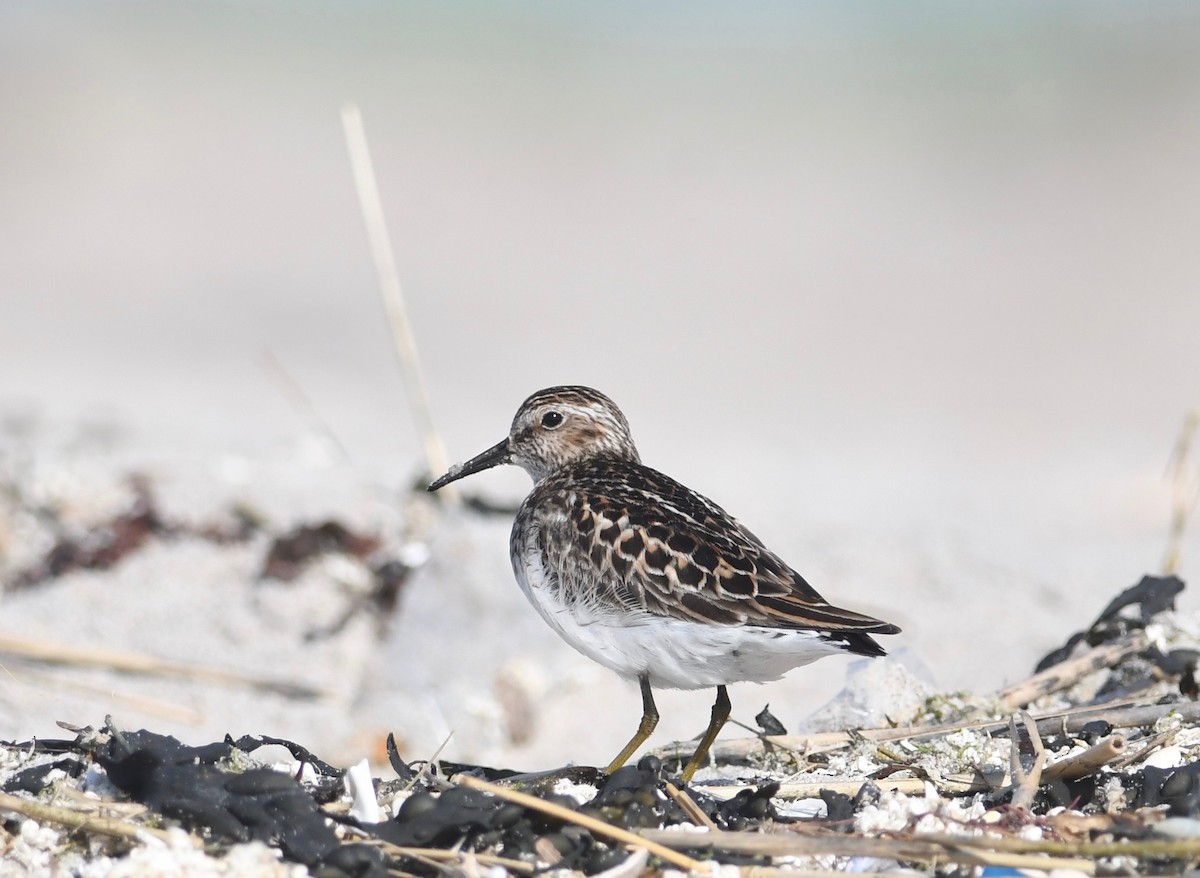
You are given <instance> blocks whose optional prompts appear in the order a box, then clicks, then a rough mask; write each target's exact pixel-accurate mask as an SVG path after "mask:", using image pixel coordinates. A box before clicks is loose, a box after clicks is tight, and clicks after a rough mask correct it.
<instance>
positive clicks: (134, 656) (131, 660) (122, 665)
mask: <svg viewBox="0 0 1200 878" xmlns="http://www.w3.org/2000/svg"><path fill="white" fill-rule="evenodd" d="M0 653H8V654H9V655H12V656H15V657H17V658H20V659H25V660H27V661H36V662H43V663H45V664H52V665H72V666H75V667H87V668H105V669H107V670H110V671H119V672H121V673H124V674H144V675H146V676H150V677H181V678H183V679H186V680H197V681H199V682H202V683H214V684H217V685H223V686H248V687H250V688H252V689H261V690H264V691H268V692H275V693H277V694H280V695H284V696H287V697H289V698H329V697H333V694H334V693H330V692H325V691H323V690H321V689H317V688H315V687H313V686H308V685H305V684H303V683H293V682H291V681H290V680H268V679H265V678H262V677H255V676H252V675H250V674H242V673H239V672H237V671H225V670H222V669H220V668H212V667H204V666H201V665H185V664H181V663H178V662H171V661H166V660H164V659H160V658H157V657H155V656H152V655H145V654H143V653H136V652H124V651H119V650H111V649H88V648H83V647H78V646H67V645H65V644H61V643H45V642H43V641H36V640H22V639H20V638H18V637H9V636H7V635H0Z"/></svg>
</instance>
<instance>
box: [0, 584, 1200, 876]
mask: <svg viewBox="0 0 1200 878" xmlns="http://www.w3.org/2000/svg"><path fill="white" fill-rule="evenodd" d="M1181 587H1182V583H1179V582H1178V580H1152V579H1147V580H1143V582H1142V583H1141V584H1139V586H1138V587H1137V588H1136V589H1135V590H1130V591H1127V592H1125V593H1123V594H1122V595H1121V596H1120V597H1119V598H1118V600H1117V601H1114V602H1113V604H1112V605H1110V608H1109V610H1106V612H1105V613H1104V614H1102V617H1101V620H1100V622H1101V623H1103V624H1104V625H1106V626H1109V629H1110V630H1111V631H1112V633H1111V634H1110V635H1106V636H1105V637H1102V638H1099V639H1098V640H1097V641H1096V642H1095V643H1091V646H1090V649H1088V650H1085V651H1084V652H1083V653H1082V654H1079V655H1075V654H1074V653H1075V652H1078V650H1080V649H1083V648H1084V647H1083V644H1084V643H1087V642H1090V641H1088V639H1087V637H1086V636H1085V637H1084V638H1082V639H1080V640H1079V641H1077V643H1076V646H1075V647H1073V649H1072V653H1073V654H1072V656H1070V657H1064V659H1065V661H1063V662H1060V663H1059V664H1058V665H1057V666H1056V667H1058V668H1059V670H1058V671H1057V672H1056V673H1055V674H1054V675H1053V685H1048V684H1047V683H1046V681H1047V680H1049V679H1050V677H1048V676H1047V672H1046V671H1045V670H1043V671H1042V672H1040V673H1039V674H1035V675H1033V676H1032V677H1031V678H1030V680H1029V681H1023V682H1022V683H1021V684H1017V685H1016V686H1014V687H1010V688H1009V689H1007V690H1005V693H1010V692H1018V691H1019V692H1023V693H1034V695H1033V696H1032V697H1030V699H1029V701H1028V703H1027V709H1026V710H1024V711H1019V712H1018V713H1017V714H1013V713H1012V708H1011V706H1009V704H1008V701H1006V698H1005V697H1003V696H1004V693H1002V694H1001V696H997V697H994V698H993V699H991V700H990V701H989V700H988V699H986V698H981V697H978V696H973V697H960V696H942V697H941V698H940V699H931V700H930V702H929V704H928V705H927V709H926V710H925V712H924V713H923V714H922V715H920V716H918V718H917V720H916V724H915V725H913V726H909V727H903V728H877V729H860V730H845V731H842V732H829V733H820V734H811V735H786V734H782V733H780V734H771V735H770V736H758V737H752V738H745V739H739V740H727V741H724V742H722V746H721V747H720V748H714V755H715V757H716V760H717V764H716V765H713V766H710V767H708V768H706V769H704V770H703V771H702V772H701V773H700V775H699V777H700V780H699V781H698V782H697V783H695V784H693V785H691V786H683V787H680V786H678V785H677V784H676V783H674V782H673V778H672V774H671V773H672V772H673V771H676V770H677V769H678V765H679V761H678V760H679V757H681V756H682V757H683V758H686V757H687V755H689V754H688V753H687V752H686V751H687V747H686V745H677V746H676V747H674V748H672V753H671V754H670V758H659V757H657V756H655V755H648V756H645V757H643V758H642V760H641V761H640V762H639V763H638V764H636V765H632V766H626V767H625V768H622V769H620V770H619V771H617V772H614V773H613V774H612V775H611V776H605V775H604V774H603V773H602V772H600V771H599V770H597V769H594V768H590V767H580V766H576V767H568V768H563V769H560V770H557V771H551V772H542V773H537V774H520V773H516V772H513V771H509V770H504V769H496V768H487V767H483V766H473V765H462V764H454V763H449V762H428V763H421V762H413V763H410V762H406V761H405V760H404V759H403V758H402V757H401V754H400V753H399V752H398V751H397V749H396V746H395V742H394V741H389V746H388V757H389V761H390V763H391V767H392V769H393V771H394V773H395V776H394V777H389V778H385V779H380V780H376V781H375V782H374V785H373V789H372V785H369V784H368V785H367V786H366V790H365V795H366V796H367V797H368V798H370V797H371V796H372V793H373V796H374V799H375V802H373V803H372V807H371V808H369V809H367V811H366V812H364V811H363V810H361V809H360V808H359V807H358V804H359V803H360V802H361V797H362V796H363V795H364V790H363V785H362V784H361V783H358V784H357V785H354V784H347V783H346V778H345V776H344V774H345V773H344V772H343V771H342V770H340V769H338V768H336V767H334V766H331V765H329V764H327V763H325V762H323V761H322V760H321V759H320V758H318V757H317V756H316V755H314V754H312V753H310V752H309V751H308V750H307V749H305V748H304V747H303V746H301V745H299V744H296V743H293V742H290V741H286V740H283V739H279V738H269V737H265V736H254V735H246V736H243V737H241V738H236V739H235V738H232V737H227V738H226V739H225V740H224V741H222V742H219V743H214V744H211V745H208V746H203V747H189V746H186V745H184V744H182V743H181V742H179V741H177V740H175V739H174V738H170V737H167V736H164V735H159V734H155V733H153V732H149V731H136V732H133V731H131V732H122V731H121V730H119V729H117V728H115V727H114V724H113V723H112V722H111V720H110V721H109V722H108V723H107V724H106V726H105V727H104V728H102V729H101V730H99V731H96V730H93V729H90V728H83V729H77V728H74V727H72V730H73V731H74V732H75V734H76V736H75V738H74V739H65V740H58V741H34V742H24V743H20V744H9V745H4V746H3V747H0V786H2V788H3V790H4V792H3V793H0V819H2V820H3V824H2V825H3V827H4V830H5V831H6V832H7V833H8V834H9V852H8V856H9V857H12V856H17V857H19V858H20V857H29V858H34V857H35V856H37V855H40V856H43V859H45V857H48V856H49V854H48V853H47V851H53V854H54V856H56V857H60V858H61V857H66V858H68V859H64V860H62V862H63V863H64V864H66V868H68V869H71V868H76V871H81V870H80V869H79V868H77V867H72V866H71V865H70V863H71V862H72V861H71V860H70V859H69V858H70V857H75V861H74V862H75V863H76V864H78V863H82V862H86V863H87V874H88V875H105V874H108V871H106V869H113V870H115V869H117V868H118V866H117V864H120V863H124V862H126V861H130V860H132V858H135V857H138V856H143V855H144V854H143V851H146V850H149V849H150V846H152V845H158V848H156V849H157V850H162V851H165V852H167V853H166V854H164V855H170V856H174V857H177V858H179V857H197V856H201V855H203V856H204V857H207V858H208V860H209V861H212V862H217V863H219V864H220V865H219V867H214V869H213V871H212V872H211V874H216V872H217V870H218V868H219V869H223V870H225V871H226V872H229V871H231V870H235V869H236V867H235V866H233V865H231V864H232V863H234V862H235V861H237V862H241V861H240V860H238V858H258V859H254V862H255V863H258V862H261V857H262V856H263V851H273V852H274V854H275V856H276V857H278V858H279V860H278V863H279V865H280V867H281V868H282V867H283V866H284V865H285V864H287V863H292V864H300V865H303V866H305V867H307V868H308V869H309V870H310V871H311V872H313V873H315V874H321V875H362V876H376V875H380V876H381V875H385V874H396V873H402V874H408V875H429V876H432V875H440V874H441V873H443V872H445V871H447V870H450V871H452V872H454V873H455V874H472V875H474V874H477V873H478V874H482V873H483V872H485V871H486V872H487V874H488V878H503V876H505V875H532V874H536V873H539V872H542V871H547V870H551V869H555V870H558V869H568V870H571V871H572V872H573V873H575V874H584V875H594V874H600V873H604V872H609V871H610V870H616V871H613V872H612V873H611V874H614V875H616V874H618V873H619V874H624V875H630V876H632V875H636V874H648V873H658V872H662V871H663V870H665V869H668V868H670V869H680V870H684V871H695V870H699V869H701V868H702V867H703V862H704V861H712V860H715V861H716V862H718V863H720V864H723V865H725V866H771V867H776V868H779V869H780V870H781V871H784V872H786V871H788V870H802V871H804V870H813V869H820V870H830V871H885V870H889V869H895V868H906V869H915V870H918V871H920V872H922V873H924V874H931V875H933V874H937V875H950V874H955V875H957V874H962V870H963V869H964V868H974V867H985V868H986V869H987V870H992V871H991V872H990V874H1001V873H1002V872H1003V870H1006V869H1020V870H1023V871H1024V872H1026V873H1029V872H1030V871H1033V872H1037V871H1042V872H1050V871H1053V870H1064V869H1065V870H1070V871H1074V872H1082V873H1086V874H1116V873H1121V874H1143V875H1150V874H1164V873H1180V872H1182V871H1185V870H1187V869H1188V868H1191V867H1192V866H1193V864H1195V863H1196V862H1200V704H1197V703H1196V702H1194V701H1192V700H1190V698H1189V697H1188V696H1187V695H1186V694H1184V692H1183V691H1181V685H1180V682H1181V680H1183V679H1184V678H1185V677H1188V676H1189V675H1191V676H1192V678H1193V679H1194V664H1195V654H1194V653H1195V651H1196V649H1197V647H1198V645H1200V644H1198V642H1197V636H1198V632H1200V621H1198V620H1196V619H1194V618H1189V617H1180V616H1178V615H1177V614H1176V613H1175V611H1174V609H1173V603H1172V602H1173V600H1174V598H1175V597H1176V596H1177V595H1178V593H1179V590H1180V588H1181ZM1166 596H1169V599H1168V597H1166ZM1131 611H1132V612H1131ZM1118 617H1119V618H1120V619H1122V620H1125V621H1122V622H1120V623H1117V622H1116V621H1115V620H1116V619H1117V618H1118ZM1095 628H1096V626H1093V628H1092V629H1089V630H1094V629H1095ZM1114 645H1116V647H1117V648H1114ZM1068 661H1069V664H1068V663H1067V662H1068ZM1114 681H1116V682H1114ZM1134 684H1136V685H1135V687H1134V689H1133V690H1131V689H1130V686H1131V685H1134ZM1106 687H1108V688H1107V692H1108V694H1103V693H1105V692H1106ZM1113 687H1115V688H1113ZM1183 688H1186V687H1183ZM1114 691H1125V692H1130V691H1135V692H1136V694H1135V695H1133V696H1132V697H1110V696H1111V694H1112V692H1114ZM943 702H945V703H943ZM947 705H949V707H947ZM947 716H953V717H954V719H953V720H952V721H946V717H947ZM771 720H772V718H771V716H770V713H769V711H767V710H764V712H763V713H762V714H760V716H759V717H758V718H757V721H758V723H759V725H760V727H762V728H763V729H764V730H767V731H771V732H775V731H776V730H779V731H780V732H782V730H781V729H778V727H776V726H775V725H774V724H773V723H772V722H771ZM270 745H280V746H282V747H284V748H286V751H287V753H288V755H289V757H290V758H289V759H287V760H286V761H284V762H283V763H281V764H267V763H265V762H262V761H259V760H258V756H259V753H260V752H270V751H269V750H268V751H264V750H263V748H266V747H268V746H270ZM347 789H353V790H354V791H355V792H354V795H356V796H358V797H360V798H359V800H357V801H353V797H352V796H351V794H350V793H348V792H347ZM352 806H353V807H352ZM375 806H377V807H378V812H379V814H380V815H382V816H381V817H380V819H378V820H375V819H374V817H371V818H370V822H364V821H363V820H360V819H355V817H352V816H351V815H352V814H363V813H373V812H374V810H375ZM131 809H132V810H131ZM29 862H31V863H32V862H34V860H33V859H30V860H29ZM47 862H48V860H47ZM126 868H127V870H128V867H126ZM30 871H36V869H35V868H31V869H30ZM123 874H127V871H126V872H125V873H123ZM267 874H273V873H270V872H268V873H267ZM279 874H284V873H283V872H282V871H281V872H279Z"/></svg>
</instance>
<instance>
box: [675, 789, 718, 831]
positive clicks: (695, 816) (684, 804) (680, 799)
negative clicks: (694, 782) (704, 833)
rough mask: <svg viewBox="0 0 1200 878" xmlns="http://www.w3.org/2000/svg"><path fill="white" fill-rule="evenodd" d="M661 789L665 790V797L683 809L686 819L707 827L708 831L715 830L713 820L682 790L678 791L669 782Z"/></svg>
mask: <svg viewBox="0 0 1200 878" xmlns="http://www.w3.org/2000/svg"><path fill="white" fill-rule="evenodd" d="M663 788H664V789H666V791H667V795H668V796H670V797H671V798H672V799H674V800H675V804H677V805H678V806H679V807H680V808H682V809H683V813H684V814H686V815H687V816H688V819H689V820H691V821H692V822H693V823H695V824H698V825H700V826H704V827H707V828H708V829H716V828H717V824H715V823H714V822H713V819H712V818H711V817H709V816H708V815H707V814H705V813H704V810H703V809H702V808H701V807H700V806H699V805H697V804H696V800H695V799H693V798H692V797H691V796H689V795H688V794H687V793H686V792H685V791H684V790H681V789H679V787H677V786H675V784H673V783H671V782H670V781H667V782H666V783H665V784H663Z"/></svg>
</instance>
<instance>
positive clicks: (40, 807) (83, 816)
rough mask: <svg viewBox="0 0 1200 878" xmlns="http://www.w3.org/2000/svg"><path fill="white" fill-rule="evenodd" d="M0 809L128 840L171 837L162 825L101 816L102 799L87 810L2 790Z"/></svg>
mask: <svg viewBox="0 0 1200 878" xmlns="http://www.w3.org/2000/svg"><path fill="white" fill-rule="evenodd" d="M0 811H9V812H12V813H15V814H20V815H22V816H24V817H29V818H30V819H32V820H39V821H41V822H43V823H53V824H56V825H58V826H64V827H66V828H68V829H72V830H78V829H82V830H85V831H87V832H94V833H97V834H99V835H107V836H111V837H113V838H124V839H128V840H129V841H145V839H146V838H148V837H149V838H156V839H158V840H159V841H162V842H167V841H169V840H170V838H171V836H170V835H169V834H168V833H167V832H166V831H164V830H162V829H155V828H153V827H151V826H143V825H141V824H137V823H129V822H127V821H125V820H120V819H116V818H112V817H101V816H100V815H99V813H98V811H99V803H97V807H96V809H95V810H93V811H91V812H88V811H80V810H76V809H73V808H62V807H59V806H57V805H47V804H45V803H44V802H35V801H31V800H29V799H22V798H19V797H17V796H14V795H10V794H9V793H4V792H0ZM189 838H191V840H192V843H193V844H194V845H195V846H196V847H200V839H198V838H196V837H195V836H189Z"/></svg>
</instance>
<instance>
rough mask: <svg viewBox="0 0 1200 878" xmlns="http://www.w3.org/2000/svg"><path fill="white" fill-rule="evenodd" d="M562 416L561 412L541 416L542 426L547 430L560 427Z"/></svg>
mask: <svg viewBox="0 0 1200 878" xmlns="http://www.w3.org/2000/svg"><path fill="white" fill-rule="evenodd" d="M562 422H563V416H562V413H561V412H546V414H544V415H542V426H543V427H545V428H546V429H547V430H553V429H554V428H555V427H558V426H561V424H562Z"/></svg>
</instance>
